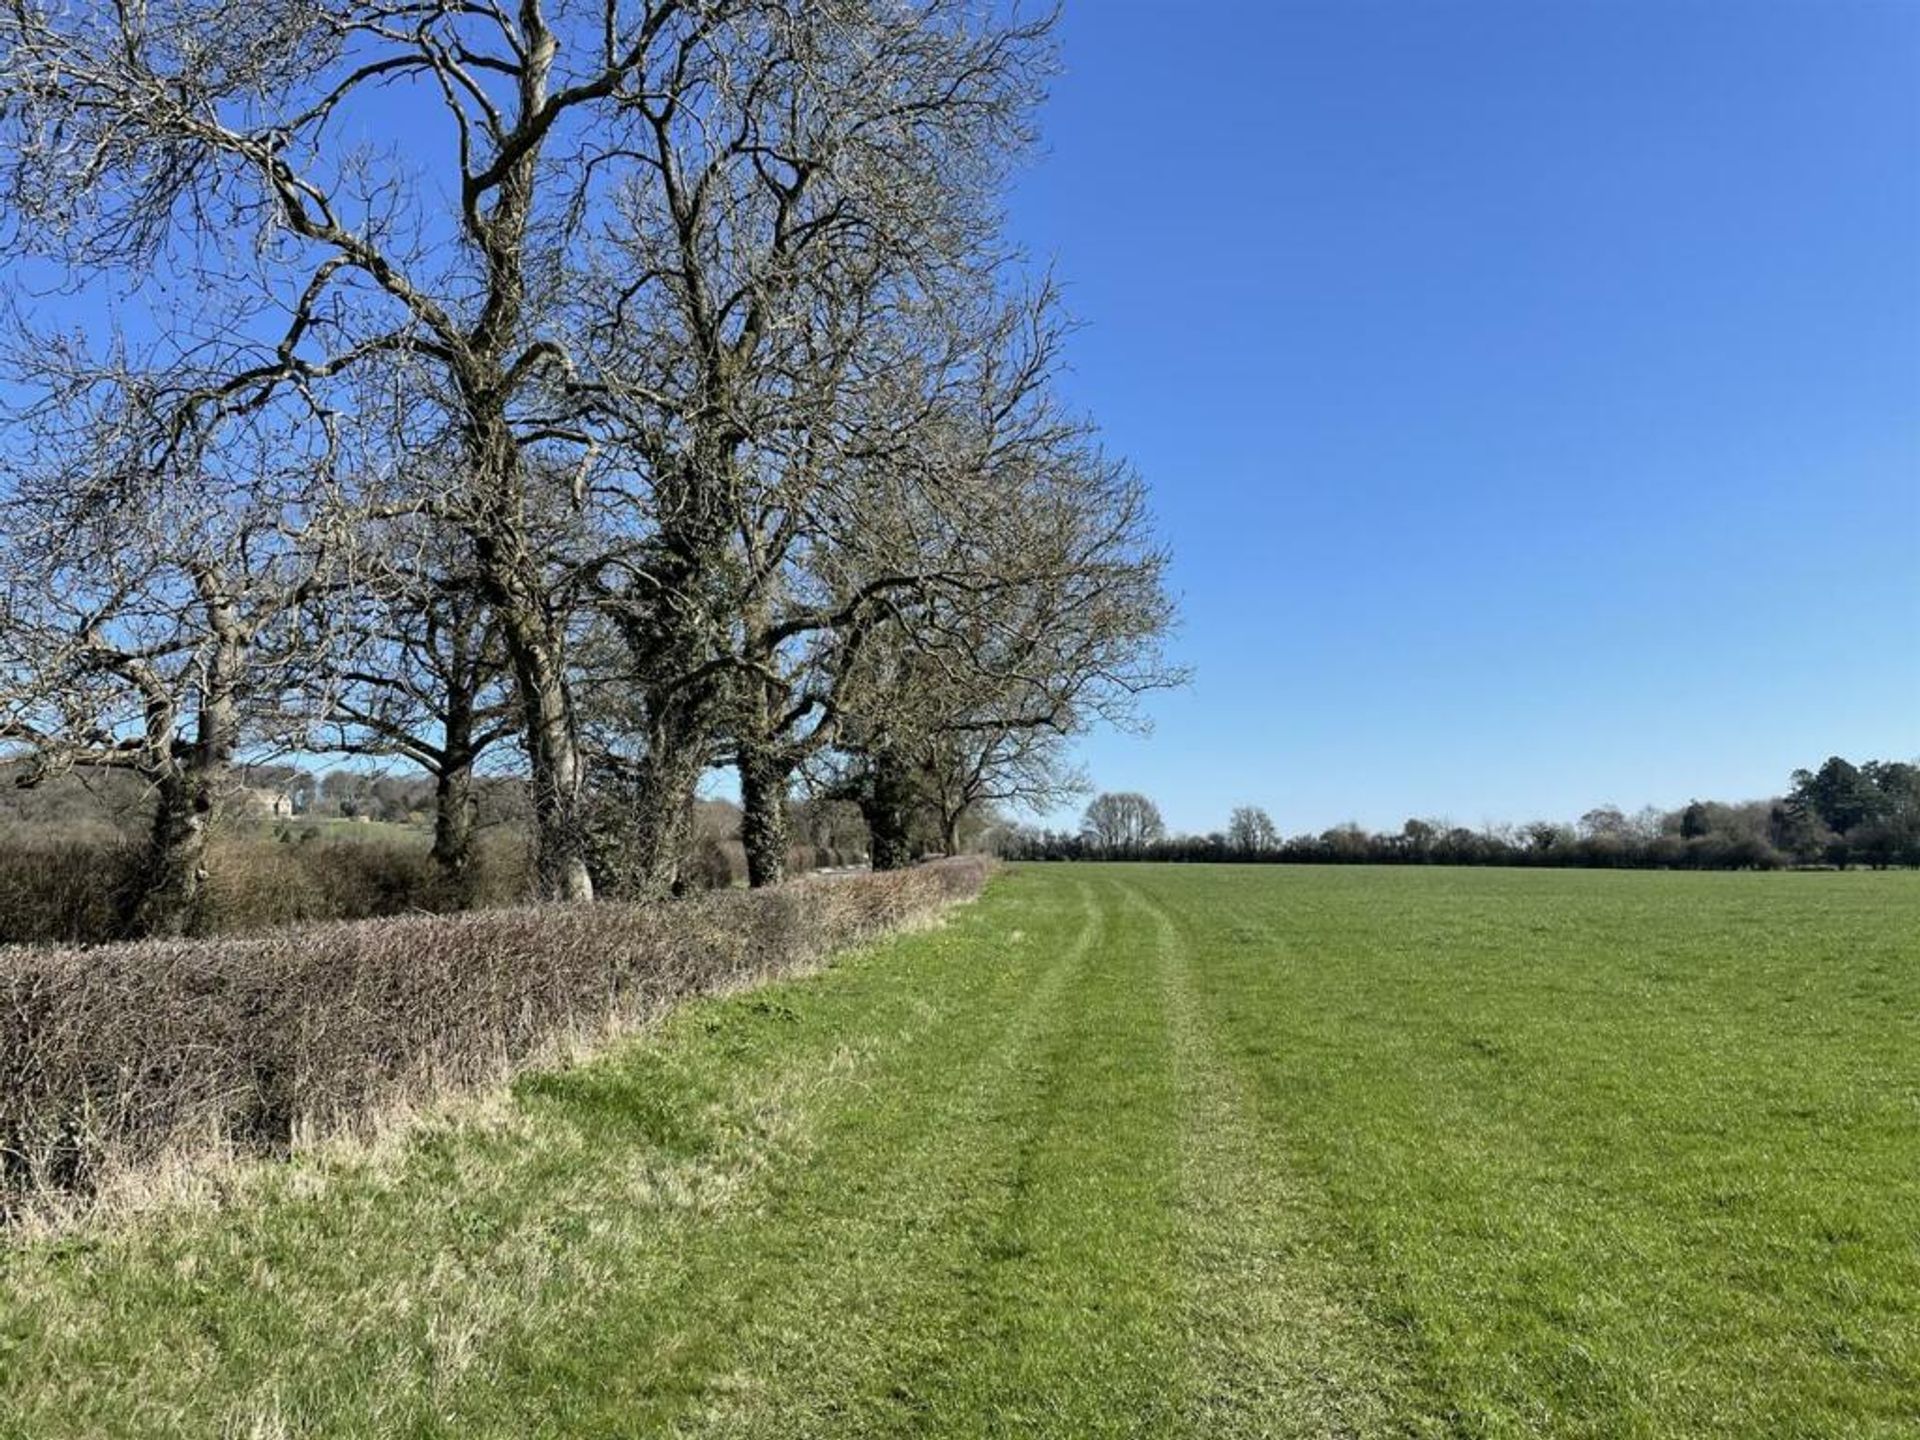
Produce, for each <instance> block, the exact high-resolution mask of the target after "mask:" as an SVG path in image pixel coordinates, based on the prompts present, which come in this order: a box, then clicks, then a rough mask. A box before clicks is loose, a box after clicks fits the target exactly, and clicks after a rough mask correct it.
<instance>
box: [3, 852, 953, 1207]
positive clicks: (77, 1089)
mask: <svg viewBox="0 0 1920 1440" xmlns="http://www.w3.org/2000/svg"><path fill="white" fill-rule="evenodd" d="M290 848H291V847H290ZM985 875H986V865H985V864H984V863H983V862H979V861H952V862H946V863H943V864H939V865H930V866H923V867H921V868H919V869H916V870H908V871H902V872H897V873H894V874H888V875H870V876H859V877H851V878H842V879H820V880H811V881H801V882H797V883H795V884H792V885H787V886H783V887H780V888H778V889H774V890H767V891H757V892H745V891H723V892H715V893H711V894H707V895H702V896H699V897H697V898H694V899H690V900H684V901H678V902H675V903H673V904H669V905H661V906H652V907H647V906H632V905H618V904H609V903H603V904H599V905H582V906H548V907H541V908H536V907H523V908H519V909H511V910H497V911H491V912H486V913H471V914H464V915H421V916H414V917H408V918H403V919H385V920H372V921H364V922H359V923H350V924H329V925H310V926H304V927H289V928H285V929H281V930H278V931H272V932H268V933H266V934H262V935H259V936H255V937H251V938H232V939H222V940H198V941H193V940H189V941H150V942H142V943H138V944H126V945H109V946H102V947H99V948H97V949H92V950H76V949H57V950H56V949H47V950H31V949H26V950H13V951H7V952H4V953H0V1214H12V1213H16V1212H18V1211H19V1210H20V1209H21V1208H22V1207H23V1206H25V1205H26V1204H28V1203H29V1202H31V1201H32V1200H33V1199H34V1198H35V1197H36V1196H41V1197H44V1196H46V1195H48V1194H50V1193H65V1194H68V1195H79V1196H84V1195H86V1194H88V1193H90V1192H91V1191H93V1190H94V1189H96V1188H97V1187H98V1185H99V1184H100V1182H101V1180H102V1179H103V1178H104V1177H105V1176H107V1175H109V1174H111V1173H114V1172H116V1171H125V1170H127V1169H129V1168H133V1167H138V1166H140V1165H142V1164H146V1163H150V1162H152V1161H154V1160H156V1159H158V1158H160V1157H162V1156H163V1155H168V1154H173V1153H182V1152H184V1153H187V1154H189V1155H191V1154H193V1153H196V1152H198V1151H200V1150H203V1149H205V1150H225V1149H237V1150H239V1151H241V1152H243V1153H254V1154H273V1153H280V1152H284V1151H286V1150H287V1149H288V1148H289V1147H290V1146H291V1145H292V1144H293V1142H294V1140H295V1138H296V1137H307V1136H320V1135H325V1134H328V1133H331V1132H337V1131H339V1130H342V1129H347V1128H351V1127H352V1125H353V1124H354V1122H355V1121H356V1119H358V1118H360V1117H364V1116H365V1115H366V1114H368V1113H369V1112H370V1111H374V1110H377V1109H379V1108H380V1107H382V1106H385V1105H390V1104H394V1103H398V1102H403V1101H406V1100H409V1099H414V1098H418V1097H420V1096H422V1095H425V1094H430V1093H433V1092H435V1091H437V1090H439V1089H441V1088H443V1087H447V1086H451V1085H463V1084H472V1083H476V1082H483V1081H486V1080H489V1079H493V1078H497V1077H499V1076H501V1075H503V1074H505V1073H507V1072H508V1071H510V1070H511V1069H512V1068H513V1067H515V1066H516V1065H519V1064H522V1063H524V1062H526V1061H527V1060H528V1059H529V1058H531V1057H533V1056H534V1055H536V1054H537V1053H538V1052H539V1051H540V1050H541V1049H542V1047H544V1046H546V1045H547V1044H549V1043H550V1042H552V1041H554V1040H556V1039H559V1038H562V1037H564V1036H566V1035H568V1034H572V1033H590V1032H597V1031H601V1030H604V1029H605V1028H607V1027H609V1026H616V1025H625V1024H632V1023H634V1022H636V1021H639V1020H644V1019H646V1018H647V1017H650V1016H653V1015H656V1014H658V1013H659V1012H660V1011H662V1010H663V1009H665V1008H666V1007H667V1006H669V1005H671V1004H672V1003H673V1002H674V1001H675V1000H677V999H680V998H682V997H685V996H689V995H695V994H700V993H704V992H709V991H713V990H715V989H718V988H722V987H725V986H729V985H732V984H736V983H739V982H742V981H746V980H753V979H759V978H763V977H767V976H772V975H777V974H781V973H784V972H788V971H791V970H794V969H795V968H797V967H801V966H804V965H806V964H808V963H810V962H812V961H815V960H817V959H818V958H819V957H821V956H822V955H824V954H826V953H827V952H829V951H831V950H834V949H837V948H840V947H843V946H846V945H848V944H852V943H855V942H858V941H860V940H862V939H865V938H867V937H869V936H872V935H875V934H878V933H880V932H882V931H885V930H887V929H889V928H892V927H894V926H897V925H899V924H901V923H902V922H903V921H906V920H908V919H910V918H912V917H914V916H916V915H919V914H925V913H929V912H931V911H933V910H935V909H937V908H938V907H939V906H941V905H943V904H945V903H947V902H949V901H952V900H955V899H959V898H962V897H965V896H968V895H971V894H973V893H975V892H976V891H978V889H979V888H980V886H981V884H982V883H983V881H984V879H985Z"/></svg>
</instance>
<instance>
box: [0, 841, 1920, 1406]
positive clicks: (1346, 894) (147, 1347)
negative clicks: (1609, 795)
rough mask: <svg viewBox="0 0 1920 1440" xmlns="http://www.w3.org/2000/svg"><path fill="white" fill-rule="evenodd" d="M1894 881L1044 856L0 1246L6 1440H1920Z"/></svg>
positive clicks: (1902, 983) (1916, 1282) (1906, 1043)
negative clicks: (373, 1141)
mask: <svg viewBox="0 0 1920 1440" xmlns="http://www.w3.org/2000/svg"><path fill="white" fill-rule="evenodd" d="M1916 937H1920V875H1911V874H1893V875H1862V874H1846V875H1832V874H1827V875H1802V874H1787V875H1643V874H1610V873H1595V872H1575V871H1561V872H1501V871H1415V870H1384V869H1279V868H1269V869H1242V868H1227V867H1220V868H1198V867H1196V868H1180V867H1144V866H1143V867H1131V866H1106V867H1050V868H1034V869H1023V870H1020V871H1018V872H1016V873H1014V874H1012V875H1011V876H1009V877H1007V878H1005V879H1002V880H1000V881H998V882H996V883H995V885H994V886H993V888H992V889H991V891H990V892H989V894H988V896H987V897H986V898H985V899H984V900H982V901H980V902H979V903H977V904H975V905H973V906H971V907H968V908H967V909H965V910H962V911H959V912H956V913H955V915H954V916H953V917H952V918H951V919H950V921H949V922H948V923H947V924H946V925H945V926H944V927H943V928H941V929H939V930H937V931H934V932H931V933H927V934H922V935H916V936H910V937H906V938H902V939H900V940H896V941H894V942H891V943H889V944H886V945H883V946H879V947H877V948H875V949H873V950H871V951H868V952H866V953H863V954H861V955H859V956H855V957H852V958H850V959H848V960H847V961H845V962H843V963H842V964H840V965H838V966H836V967H835V968H833V969H832V970H830V971H828V972H826V973H824V974H822V975H820V976H817V977H814V978H811V979H807V980H802V981H797V982H793V983H789V984H784V985H780V986H777V987H771V988H768V989H764V990H761V991H758V992H755V993H752V994H747V995H741V996H736V997H733V998H731V999H726V1000H721V1001H714V1002H705V1003H701V1004H699V1005H695V1006H692V1007H690V1008H688V1009H686V1010H684V1011H682V1012H681V1013H680V1014H678V1015H677V1016H676V1017H674V1018H673V1019H672V1020H671V1021H669V1022H668V1023H667V1024H666V1025H665V1026H664V1027H662V1028H661V1029H660V1030H658V1031H656V1032H654V1033H652V1034H650V1035H648V1036H646V1037H643V1038H641V1039H637V1040H635V1041H632V1042H629V1043H627V1044H625V1045H623V1046H620V1047H618V1048H617V1049H616V1050H614V1051H613V1052H612V1053H609V1054H608V1055H606V1056H605V1057H604V1058H602V1059H601V1060H599V1061H597V1062H595V1063H593V1064H590V1065H587V1066H583V1067H580V1068H576V1069H573V1070H570V1071H566V1072H562V1073H557V1074H549V1075H541V1076H535V1077H529V1078H528V1079H526V1080H524V1081H522V1082H521V1083H520V1084H519V1085H518V1086H517V1087H516V1089H515V1090H514V1092H513V1094H512V1095H511V1097H508V1098H507V1099H505V1100H504V1101H502V1102H500V1103H496V1104H491V1105H478V1106H474V1107H471V1108H470V1112H469V1113H468V1114H467V1115H466V1116H465V1118H464V1119H461V1120H459V1121H458V1122H450V1123H445V1124H441V1125H438V1126H436V1127H434V1128H432V1129H430V1130H428V1131H425V1132H423V1133H420V1134H417V1135H416V1136H415V1137H414V1138H413V1139H412V1140H410V1141H408V1142H406V1143H405V1144H401V1145H388V1146H387V1147H385V1148H383V1149H375V1150H373V1151H369V1152H363V1153H358V1154H356V1153H353V1152H347V1151H340V1152H335V1153H332V1154H330V1155H328V1156H325V1157H309V1158H307V1159H304V1160H302V1161H299V1162H297V1163H295V1164H292V1165H289V1166H285V1167H281V1168H279V1169H277V1170H271V1171H267V1172H264V1173H263V1174H261V1175H260V1176H258V1177H256V1178H255V1179H253V1180H252V1181H251V1182H250V1183H249V1184H248V1185H247V1186H246V1187H244V1192H243V1195H242V1198H240V1199H239V1200H237V1201H236V1202H235V1203H233V1204H231V1205H229V1206H227V1207H226V1208H224V1209H221V1210H219V1211H207V1210H199V1211H194V1210H176V1211H172V1212H165V1213H162V1214H160V1215H158V1216H149V1217H147V1218H145V1219H141V1220H138V1221H131V1222H126V1223H122V1224H119V1225H116V1226H96V1227H94V1228H93V1229H92V1230H91V1231H90V1232H83V1233H81V1234H80V1235H78V1236H75V1237H69V1238H67V1239H65V1240H60V1241H46V1240H40V1241H34V1242H32V1243H28V1244H24V1245H22V1244H15V1245H13V1246H12V1247H11V1248H10V1249H7V1250H5V1251H0V1434H6V1435H9V1436H10V1435H16V1434H17V1435H21V1436H32V1437H36V1440H37V1437H43V1436H46V1437H55V1436H63V1435H75V1436H79V1435H85V1436H113V1435H127V1436H134V1435H138V1436H164V1435H180V1436H188V1435H191V1436H206V1435H223V1434H231V1435H255V1434H258V1435H275V1434H283V1435H352V1436H385V1435H396V1436H400V1435H405V1436H429V1435H444V1436H502V1437H504V1436H515V1437H521V1436H645V1435H656V1434H674V1435H742V1436H745V1435H766V1436H778V1437H781V1440H793V1437H801V1436H853V1437H862V1436H879V1435H928V1436H963V1435H964V1436H995V1435H1005V1436H1031V1435H1045V1436H1061V1437H1080V1436H1099V1435H1190V1436H1195V1437H1216V1436H1218V1437H1238V1436H1248V1437H1251V1436H1284V1435H1324V1434H1352V1435H1397V1434H1414V1435H1469V1436H1480V1435H1488V1436H1493V1435H1498V1436H1531V1435H1572V1436H1595V1437H1599V1436H1609V1437H1611V1436H1672V1437H1682V1436H1688V1437H1691V1436H1713V1435H1754V1436H1814V1435H1831V1436H1895V1435H1912V1434H1915V1433H1920V938H1916Z"/></svg>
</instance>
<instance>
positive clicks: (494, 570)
mask: <svg viewBox="0 0 1920 1440" xmlns="http://www.w3.org/2000/svg"><path fill="white" fill-rule="evenodd" d="M469 403H470V404H471V405H472V407H473V410H472V414H473V420H472V427H473V428H472V430H471V432H470V434H469V445H470V447H471V448H470V455H471V459H472V471H473V474H472V478H471V480H470V484H471V485H472V487H473V490H472V499H471V503H472V514H471V515H470V516H469V517H467V518H466V519H464V520H463V521H462V523H463V524H464V525H465V527H466V531H467V535H468V538H469V540H470V541H471V543H472V545H473V550H474V560H475V562H476V564H477V566H478V569H479V573H480V579H481V583H482V585H483V587H484V594H485V597H486V599H487V602H488V603H489V604H490V605H491V606H492V607H493V611H494V615H495V618H496V619H497V620H498V621H499V624H500V634H501V637H502V639H503V640H504V641H505V644H506V649H507V660H508V663H509V664H510V665H511V666H512V669H513V679H514V689H515V692H516V696H517V698H518V700H519V704H520V716H521V739H522V741H523V742H524V743H525V745H526V750H527V766H528V771H529V775H528V781H529V788H530V791H531V795H532V800H533V826H534V875H535V879H536V882H537V884H538V886H539V891H540V897H541V898H542V899H545V900H591V899H592V898H593V877H592V875H591V873H590V872H589V870H588V868H587V856H588V852H589V836H588V833H587V825H586V815H585V781H586V775H585V764H584V761H583V759H582V756H581V753H580V741H579V736H578V733H577V729H576V726H575V720H574V709H573V696H572V695H571V693H570V692H569V690H568V687H567V676H566V657H565V635H564V631H563V629H562V625H561V622H560V621H558V620H556V619H555V618H554V616H553V615H552V614H551V612H550V608H549V606H548V604H547V597H546V596H545V594H544V593H543V586H542V579H541V574H540V568H539V565H538V563H537V562H536V561H535V559H534V557H533V556H532V555H531V554H529V553H528V550H527V543H526V535H525V523H524V519H523V517H522V515H521V508H522V504H523V499H522V495H521V477H520V453H519V447H518V445H517V443H516V441H515V439H514V435H513V431H512V428H511V427H510V426H509V425H508V424H507V421H506V417H505V415H504V414H503V413H501V412H500V410H499V408H498V405H497V402H496V401H495V400H494V399H492V398H485V399H482V398H479V397H477V396H475V397H469Z"/></svg>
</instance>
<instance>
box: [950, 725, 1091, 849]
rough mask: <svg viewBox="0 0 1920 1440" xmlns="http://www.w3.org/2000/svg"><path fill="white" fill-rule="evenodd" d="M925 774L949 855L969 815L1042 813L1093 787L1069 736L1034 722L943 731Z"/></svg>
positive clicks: (954, 847)
mask: <svg viewBox="0 0 1920 1440" xmlns="http://www.w3.org/2000/svg"><path fill="white" fill-rule="evenodd" d="M920 777H921V789H922V791H923V793H924V794H925V795H926V797H927V802H928V804H929V805H930V806H931V807H932V809H933V813H934V815H935V818H936V819H937V820H938V821H939V825H940V838H941V845H942V847H943V848H944V849H945V851H946V853H947V854H949V855H957V854H958V853H959V852H960V849H961V844H962V827H963V825H964V824H965V822H966V821H967V819H968V818H969V817H970V816H974V815H978V814H979V813H981V812H982V811H984V810H988V809H1014V810H1025V811H1028V812H1030V813H1032V814H1041V813H1044V812H1046V811H1048V810H1051V809H1053V808H1055V807H1056V806H1058V805H1060V804H1062V803H1064V802H1065V801H1067V800H1069V799H1071V798H1072V797H1073V796H1075V795H1080V794H1084V793H1085V792H1086V790H1087V788H1088V785H1087V780H1086V776H1085V775H1084V773H1083V772H1081V771H1080V770H1079V769H1077V768H1076V767H1075V766H1074V765H1073V764H1072V762H1071V760H1070V759H1069V758H1068V756H1067V754H1066V736H1064V735H1062V734H1060V733H1059V732H1058V731H1055V730H1049V729H1039V728H1032V727H1026V728H1018V729H983V730H967V729H955V730H950V731H946V732H944V733H941V734H938V735H936V736H934V737H933V738H932V739H931V740H930V741H929V742H928V743H927V745H926V747H925V749H924V750H923V752H922V755H921V761H920Z"/></svg>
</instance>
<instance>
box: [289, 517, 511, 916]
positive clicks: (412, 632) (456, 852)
mask: <svg viewBox="0 0 1920 1440" xmlns="http://www.w3.org/2000/svg"><path fill="white" fill-rule="evenodd" d="M418 528H419V527H418V526H409V527H405V528H404V529H403V530H401V531H400V533H395V532H394V531H392V530H389V531H388V532H387V533H386V535H385V536H384V539H385V545H384V547H383V558H384V559H385V560H386V564H385V565H384V566H382V567H381V570H380V571H379V573H377V574H374V575H372V576H371V577H368V578H364V579H363V580H362V583H361V584H360V585H359V586H358V587H357V589H356V591H355V592H354V593H352V594H350V595H346V596H328V597H327V599H326V606H327V610H328V612H329V613H326V614H323V615H322V616H320V617H318V619H319V621H320V623H322V624H328V623H330V624H332V625H333V627H334V628H335V629H336V630H337V631H341V632H344V634H345V635H346V637H347V639H346V643H344V644H343V645H342V646H341V647H340V653H339V655H338V656H337V659H336V661H335V663H334V665H333V666H331V667H329V669H328V670H326V671H325V672H322V673H321V674H319V675H318V676H317V677H316V678H317V680H318V682H319V684H320V691H319V693H318V694H317V695H315V696H314V697H313V703H314V706H315V710H316V713H317V718H318V721H319V727H318V734H317V736H316V738H315V740H314V742H313V743H314V744H315V745H316V746H317V747H319V748H321V749H324V750H327V751H330V752H335V753H340V754H349V755H371V756H385V757H393V758H397V759H401V760H404V761H407V762H409V763H411V764H413V765H416V766H418V767H419V768H420V769H422V770H424V771H425V772H426V773H427V774H428V775H429V776H430V777H432V780H433V785H434V809H433V848H432V856H433V860H434V863H435V865H436V866H437V867H438V868H439V871H440V874H441V876H442V878H443V880H444V881H445V882H446V883H447V885H448V886H449V887H450V889H451V891H452V893H454V894H456V895H458V894H461V893H463V892H464V890H465V888H466V886H467V885H468V883H469V881H470V880H471V875H472V866H473V840H474V829H475V822H476V815H477V810H478V794H477V790H476V782H477V778H478V777H477V771H478V767H479V766H480V764H481V761H482V760H483V759H484V758H485V757H486V756H487V755H489V754H490V753H494V752H496V751H497V750H498V749H499V748H500V747H501V746H502V744H503V743H504V742H505V741H507V740H510V739H512V738H513V737H514V736H515V735H516V734H517V733H518V728H519V727H518V725H517V723H516V720H517V717H516V714H515V707H514V704H513V696H512V693H511V677H510V675H509V674H508V669H507V659H506V651H505V646H504V645H503V644H502V643H501V638H500V633H499V628H498V621H497V618H496V617H495V615H494V613H493V611H492V609H491V608H490V607H489V606H487V605H486V604H485V603H484V601H483V600H482V598H481V595H480V591H479V587H478V585H477V584H476V583H475V581H474V578H473V577H472V575H471V573H470V567H468V566H465V565H463V564H461V563H459V557H458V556H457V555H448V554H447V553H445V552H446V548H447V547H446V546H445V545H444V544H440V543H438V542H437V541H436V539H435V538H433V536H432V532H431V531H429V532H428V536H427V537H426V538H425V539H423V540H421V541H420V542H418V543H408V539H407V537H406V533H405V531H406V530H417V529H418ZM396 560H397V561H398V562H399V563H397V564H396V563H395V562H396Z"/></svg>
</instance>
